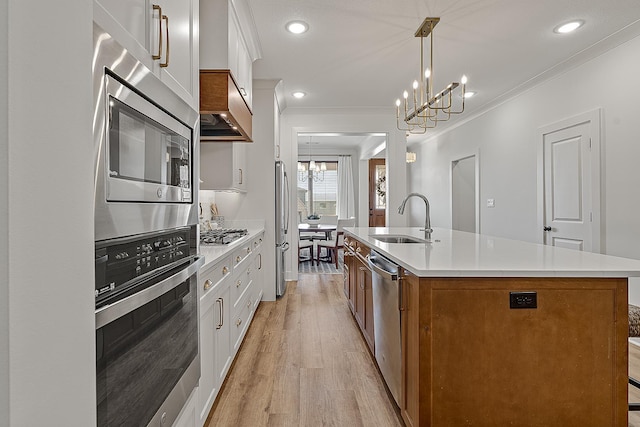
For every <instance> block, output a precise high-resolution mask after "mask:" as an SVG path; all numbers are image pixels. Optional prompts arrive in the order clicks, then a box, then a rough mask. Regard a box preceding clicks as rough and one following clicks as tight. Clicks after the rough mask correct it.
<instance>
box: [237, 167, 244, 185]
mask: <svg viewBox="0 0 640 427" xmlns="http://www.w3.org/2000/svg"><path fill="white" fill-rule="evenodd" d="M238 170H239V171H240V182H238V184H242V179H243V176H242V169H241V168H238Z"/></svg>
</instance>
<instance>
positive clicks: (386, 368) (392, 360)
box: [369, 251, 402, 405]
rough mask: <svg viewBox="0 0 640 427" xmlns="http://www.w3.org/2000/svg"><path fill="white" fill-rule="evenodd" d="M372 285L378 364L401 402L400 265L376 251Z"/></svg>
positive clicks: (373, 259) (371, 266) (372, 255)
mask: <svg viewBox="0 0 640 427" xmlns="http://www.w3.org/2000/svg"><path fill="white" fill-rule="evenodd" d="M369 267H370V268H371V277H372V280H371V283H372V288H373V334H374V338H375V346H374V347H375V356H376V361H377V362H378V367H379V368H380V372H382V376H383V377H384V380H385V382H386V383H387V387H388V388H389V391H391V394H392V395H393V398H394V399H395V400H396V403H397V404H398V405H400V389H401V375H402V374H401V372H402V341H401V335H400V282H399V280H400V273H401V268H400V266H398V265H396V264H394V263H393V262H392V261H390V260H388V259H387V258H385V257H383V256H382V255H380V254H379V253H377V252H375V251H371V254H370V255H369Z"/></svg>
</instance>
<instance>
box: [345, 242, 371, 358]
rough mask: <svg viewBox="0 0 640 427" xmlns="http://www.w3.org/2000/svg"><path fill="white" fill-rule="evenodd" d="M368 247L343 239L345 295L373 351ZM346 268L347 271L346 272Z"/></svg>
mask: <svg viewBox="0 0 640 427" xmlns="http://www.w3.org/2000/svg"><path fill="white" fill-rule="evenodd" d="M368 254H369V247H368V246H366V245H364V244H363V243H362V242H359V241H358V240H355V239H353V238H349V237H347V238H346V239H345V250H344V266H345V272H344V277H345V285H344V289H345V296H346V297H347V299H348V301H349V307H350V308H351V312H352V313H353V315H354V316H355V319H356V322H357V323H358V326H360V330H361V331H362V334H363V336H364V338H365V341H366V342H367V345H368V346H369V350H371V353H372V354H373V353H374V332H373V322H374V319H373V295H372V289H371V270H370V269H369V265H368V263H367V261H366V256H367V255H368ZM347 270H348V272H347Z"/></svg>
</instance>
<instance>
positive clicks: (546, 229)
mask: <svg viewBox="0 0 640 427" xmlns="http://www.w3.org/2000/svg"><path fill="white" fill-rule="evenodd" d="M543 230H544V231H551V227H550V226H548V225H547V226H546V227H545V228H544V229H543Z"/></svg>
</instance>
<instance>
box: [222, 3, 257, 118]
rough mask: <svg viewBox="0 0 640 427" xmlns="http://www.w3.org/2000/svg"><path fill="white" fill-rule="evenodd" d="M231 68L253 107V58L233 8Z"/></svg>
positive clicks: (230, 43) (230, 24) (230, 39)
mask: <svg viewBox="0 0 640 427" xmlns="http://www.w3.org/2000/svg"><path fill="white" fill-rule="evenodd" d="M228 42H229V43H228V46H229V47H228V52H229V70H231V74H232V75H233V77H234V79H235V80H236V83H237V84H238V89H239V90H240V94H241V95H242V97H243V98H244V100H245V102H246V103H247V105H248V106H249V108H251V106H252V92H253V91H252V87H253V81H252V80H253V70H252V68H253V60H252V59H251V55H250V54H249V48H248V47H247V43H246V41H245V38H244V35H243V32H242V30H241V27H240V23H239V21H238V17H237V16H236V14H235V13H234V11H233V9H232V8H230V9H229V40H228Z"/></svg>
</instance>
